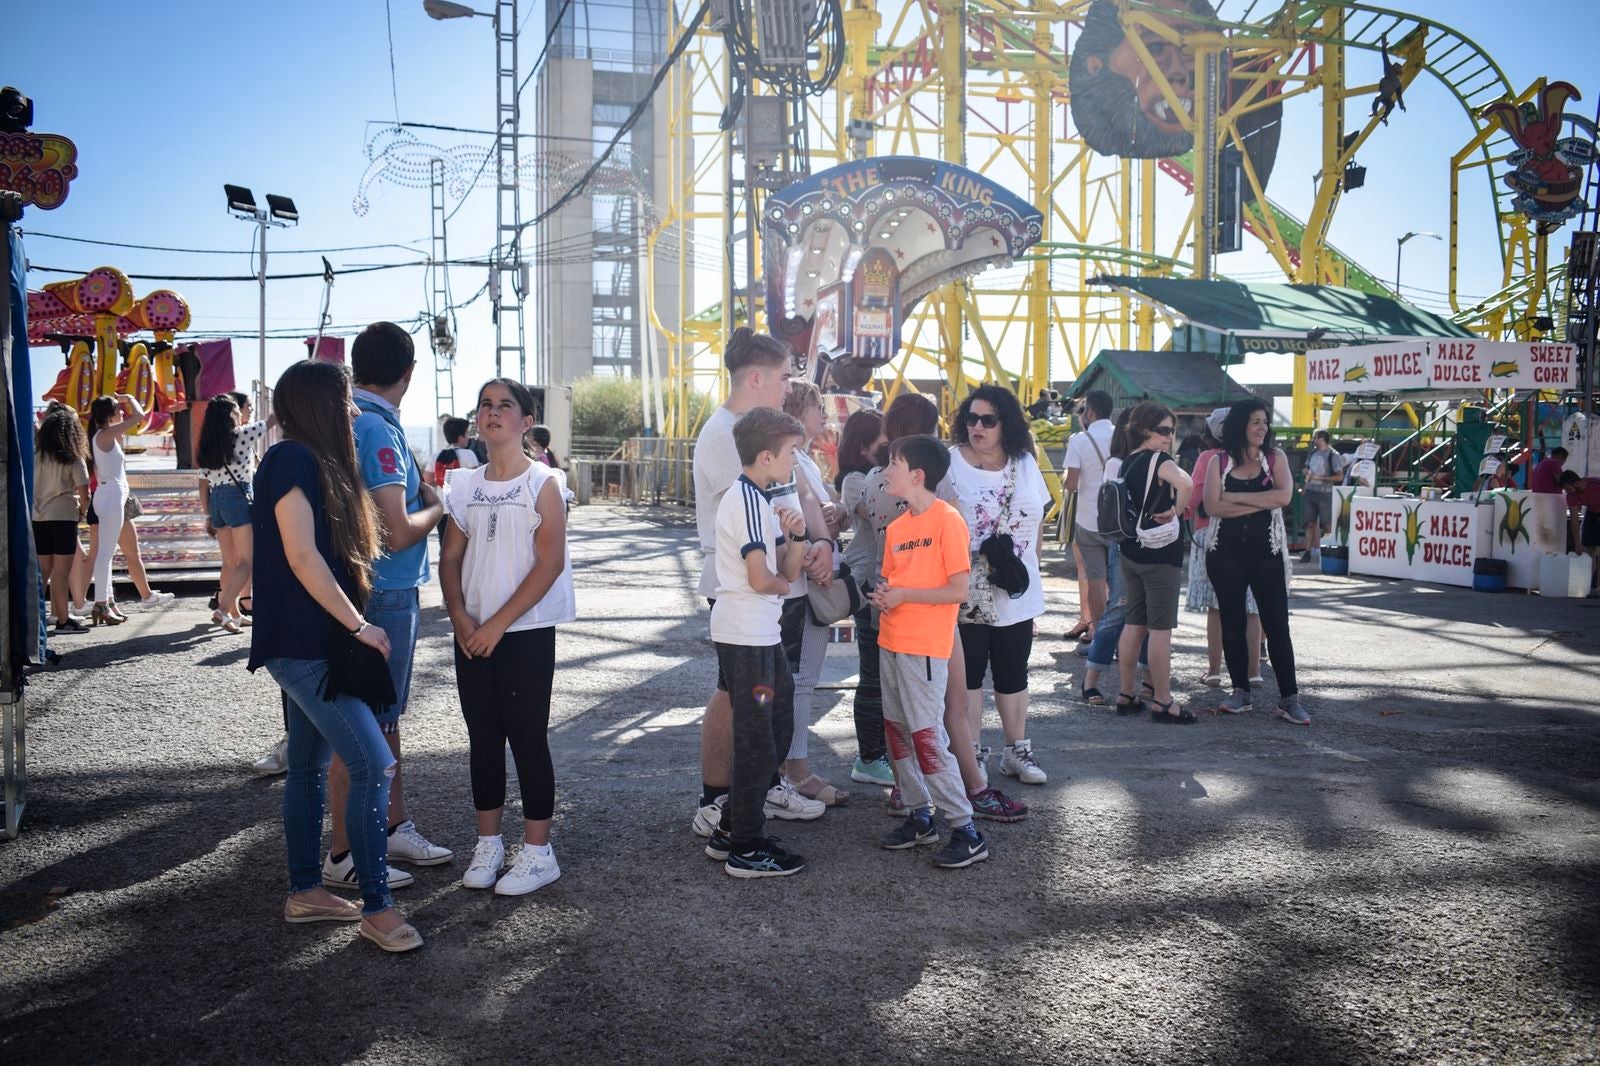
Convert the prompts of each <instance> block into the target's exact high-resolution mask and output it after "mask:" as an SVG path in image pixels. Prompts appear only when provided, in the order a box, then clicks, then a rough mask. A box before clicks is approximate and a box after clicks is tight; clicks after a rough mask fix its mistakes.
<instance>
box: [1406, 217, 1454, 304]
mask: <svg viewBox="0 0 1600 1066" xmlns="http://www.w3.org/2000/svg"><path fill="white" fill-rule="evenodd" d="M1413 237H1432V238H1433V239H1434V240H1436V241H1442V240H1444V238H1443V237H1441V236H1439V235H1438V234H1437V233H1435V232H1433V230H1431V229H1419V230H1412V231H1411V232H1409V233H1407V234H1406V235H1405V236H1404V237H1398V238H1396V239H1395V242H1394V294H1395V296H1396V297H1398V296H1399V295H1400V263H1401V256H1402V254H1403V253H1404V252H1405V250H1406V242H1407V241H1409V240H1410V239H1411V238H1413Z"/></svg>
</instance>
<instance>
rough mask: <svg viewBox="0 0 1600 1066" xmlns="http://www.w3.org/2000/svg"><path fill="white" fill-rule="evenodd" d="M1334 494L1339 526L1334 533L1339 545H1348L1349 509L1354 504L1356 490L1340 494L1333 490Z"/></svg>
mask: <svg viewBox="0 0 1600 1066" xmlns="http://www.w3.org/2000/svg"><path fill="white" fill-rule="evenodd" d="M1334 493H1335V495H1337V496H1338V497H1339V524H1338V526H1337V528H1336V530H1335V532H1336V534H1337V535H1338V538H1339V543H1340V544H1344V545H1348V544H1349V543H1350V508H1351V506H1352V505H1353V504H1354V502H1355V498H1356V490H1355V489H1350V490H1349V491H1347V492H1342V491H1340V490H1338V489H1335V490H1334Z"/></svg>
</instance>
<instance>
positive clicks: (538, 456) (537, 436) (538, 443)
mask: <svg viewBox="0 0 1600 1066" xmlns="http://www.w3.org/2000/svg"><path fill="white" fill-rule="evenodd" d="M528 437H529V439H531V440H532V441H533V460H534V462H538V463H543V464H544V465H545V466H548V467H549V468H550V469H551V470H560V469H561V460H560V459H559V458H557V457H556V453H555V452H553V451H551V450H550V427H549V426H544V425H536V426H534V427H533V428H532V429H530V430H528Z"/></svg>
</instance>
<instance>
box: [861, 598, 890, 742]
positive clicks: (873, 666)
mask: <svg viewBox="0 0 1600 1066" xmlns="http://www.w3.org/2000/svg"><path fill="white" fill-rule="evenodd" d="M856 655H857V657H858V659H859V660H860V663H861V672H860V673H859V674H858V675H857V678H858V680H857V681H856V698H855V716H856V754H857V755H859V756H860V757H861V761H862V762H874V761H876V760H878V759H881V758H883V755H884V747H883V685H882V682H880V681H879V679H878V627H877V626H876V625H874V624H873V621H872V608H871V607H863V608H862V609H861V613H860V614H858V615H856Z"/></svg>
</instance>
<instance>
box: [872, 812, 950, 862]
mask: <svg viewBox="0 0 1600 1066" xmlns="http://www.w3.org/2000/svg"><path fill="white" fill-rule="evenodd" d="M937 843H939V830H938V829H937V828H936V827H935V826H934V824H933V811H932V810H931V809H928V808H924V809H922V810H920V811H912V812H910V813H909V814H907V815H906V820H905V821H903V822H901V823H900V824H899V825H897V826H895V827H894V828H893V829H891V830H889V831H888V832H887V833H885V834H883V835H882V836H881V837H879V838H878V844H879V845H880V846H881V847H883V848H886V849H887V850H889V851H905V850H906V849H907V848H918V847H923V846H925V845H927V844H937Z"/></svg>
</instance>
